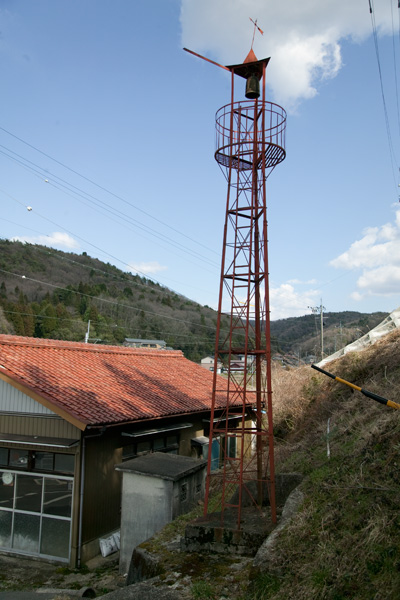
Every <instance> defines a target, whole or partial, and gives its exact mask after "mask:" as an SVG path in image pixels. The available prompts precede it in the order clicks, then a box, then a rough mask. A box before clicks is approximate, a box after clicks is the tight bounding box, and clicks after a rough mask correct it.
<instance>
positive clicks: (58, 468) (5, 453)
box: [0, 448, 75, 475]
mask: <svg viewBox="0 0 400 600" xmlns="http://www.w3.org/2000/svg"><path fill="white" fill-rule="evenodd" d="M74 465H75V456H74V454H62V453H60V452H42V451H40V452H39V451H35V450H26V449H24V448H0V466H2V467H10V468H12V469H20V470H22V471H47V472H51V473H53V472H54V473H66V474H71V475H72V474H73V473H74Z"/></svg>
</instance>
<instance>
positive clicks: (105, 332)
mask: <svg viewBox="0 0 400 600" xmlns="http://www.w3.org/2000/svg"><path fill="white" fill-rule="evenodd" d="M386 316H387V315H386V313H373V314H363V313H358V312H350V311H344V312H340V313H326V314H325V318H324V321H325V325H324V340H325V354H329V353H331V352H334V351H335V349H339V348H341V347H343V346H344V345H345V344H347V343H349V342H351V341H353V340H355V339H357V338H358V337H360V335H362V334H364V333H366V332H367V331H368V330H370V329H372V328H373V327H375V326H376V325H377V324H378V323H380V322H381V321H382V320H383V319H384V318H385V317H386ZM89 321H90V327H89ZM216 322H217V313H216V311H214V310H212V309H211V308H210V307H208V306H200V305H199V304H197V303H196V302H193V301H192V300H190V299H188V298H186V297H184V296H182V295H180V294H177V293H175V292H174V291H172V290H170V289H168V288H167V287H165V286H162V285H160V284H158V283H155V282H153V281H151V280H150V279H147V278H145V277H140V276H139V275H132V274H131V273H126V272H124V271H121V270H120V269H117V267H115V266H113V265H111V264H110V263H104V262H102V261H100V260H98V259H95V258H91V257H90V256H88V255H87V254H86V253H85V252H84V253H82V254H74V253H66V252H61V251H59V250H54V249H52V248H47V247H45V246H40V245H34V244H23V243H21V242H10V241H9V240H1V239H0V332H2V333H11V334H17V335H26V336H34V337H45V338H54V339H65V340H72V341H83V340H84V339H85V334H86V333H87V331H88V329H89V341H90V342H94V343H96V342H99V341H101V342H102V343H110V344H119V343H121V342H122V341H123V340H124V338H125V337H131V338H142V339H148V338H150V339H162V340H165V341H166V342H167V344H168V345H169V346H171V347H173V348H176V349H180V350H182V351H183V352H184V353H185V356H186V357H187V358H189V359H191V360H194V361H199V360H200V359H201V358H203V357H205V356H207V355H213V354H214V345H215V330H216ZM228 323H229V319H228V316H226V317H224V321H223V323H222V335H225V334H226V331H227V329H228ZM319 326H320V324H319V321H318V319H316V317H315V315H305V316H303V317H297V318H289V319H280V320H278V321H273V322H272V323H271V346H272V351H273V353H274V354H275V356H277V357H278V356H279V354H280V355H281V356H280V358H282V359H284V361H285V362H292V363H295V364H297V363H299V362H301V360H302V359H304V358H306V357H307V356H308V355H310V354H311V355H313V354H315V355H317V356H319V353H320V349H321V339H320V330H319V329H318V328H319ZM234 337H235V339H234V340H233V345H235V346H241V345H243V344H242V343H240V335H239V334H236V335H235V336H234ZM291 355H292V356H291Z"/></svg>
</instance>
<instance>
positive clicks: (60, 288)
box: [0, 269, 215, 331]
mask: <svg viewBox="0 0 400 600" xmlns="http://www.w3.org/2000/svg"><path fill="white" fill-rule="evenodd" d="M0 273H5V274H6V275H10V276H12V277H18V278H19V279H22V280H26V281H33V282H34V283H40V284H41V285H47V286H48V287H51V288H53V289H57V290H62V291H65V292H70V293H74V294H78V295H80V296H84V297H86V298H91V299H94V300H98V301H99V302H104V303H106V304H111V305H113V306H117V307H119V308H128V309H130V310H135V311H137V312H138V313H144V314H148V315H152V316H156V317H162V318H163V319H168V320H172V321H176V322H178V323H185V324H186V325H187V324H189V325H194V326H196V327H201V328H202V329H210V330H212V331H215V327H212V326H211V325H203V324H201V323H194V322H193V321H187V320H185V319H178V318H177V317H171V316H168V315H165V314H162V313H157V312H155V311H149V310H144V309H142V308H137V307H135V306H132V305H131V304H125V303H124V302H116V301H115V300H110V299H107V298H99V297H98V296H93V295H91V294H85V293H84V292H79V291H77V290H71V289H69V288H66V287H62V286H59V285H55V284H54V283H49V282H47V281H41V280H40V279H34V278H33V277H27V276H26V275H20V274H19V273H13V272H12V271H6V270H5V269H0Z"/></svg>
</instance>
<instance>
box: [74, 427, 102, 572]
mask: <svg viewBox="0 0 400 600" xmlns="http://www.w3.org/2000/svg"><path fill="white" fill-rule="evenodd" d="M106 429H107V427H103V428H102V429H101V430H100V432H99V433H95V434H94V435H87V436H86V435H84V436H83V441H82V452H81V482H80V492H79V526H78V569H80V567H81V556H82V523H83V496H84V490H85V458H86V439H87V438H95V437H100V436H101V435H103V433H104V432H105V431H106Z"/></svg>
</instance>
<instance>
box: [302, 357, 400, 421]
mask: <svg viewBox="0 0 400 600" xmlns="http://www.w3.org/2000/svg"><path fill="white" fill-rule="evenodd" d="M311 368H312V369H315V370H316V371H319V372H320V373H323V374H324V375H327V376H328V377H331V378H332V379H334V380H335V381H339V383H344V384H345V385H348V386H349V387H351V388H353V390H357V391H358V392H361V393H362V394H364V396H367V397H368V398H372V400H376V402H379V403H380V404H385V405H386V406H390V407H391V408H396V409H397V410H400V404H397V403H396V402H392V400H386V398H383V397H382V396H378V394H374V393H373V392H369V391H368V390H364V388H360V387H358V385H354V383H350V381H346V380H345V379H341V378H340V377H336V375H332V373H328V371H324V369H321V368H320V367H317V365H311Z"/></svg>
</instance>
